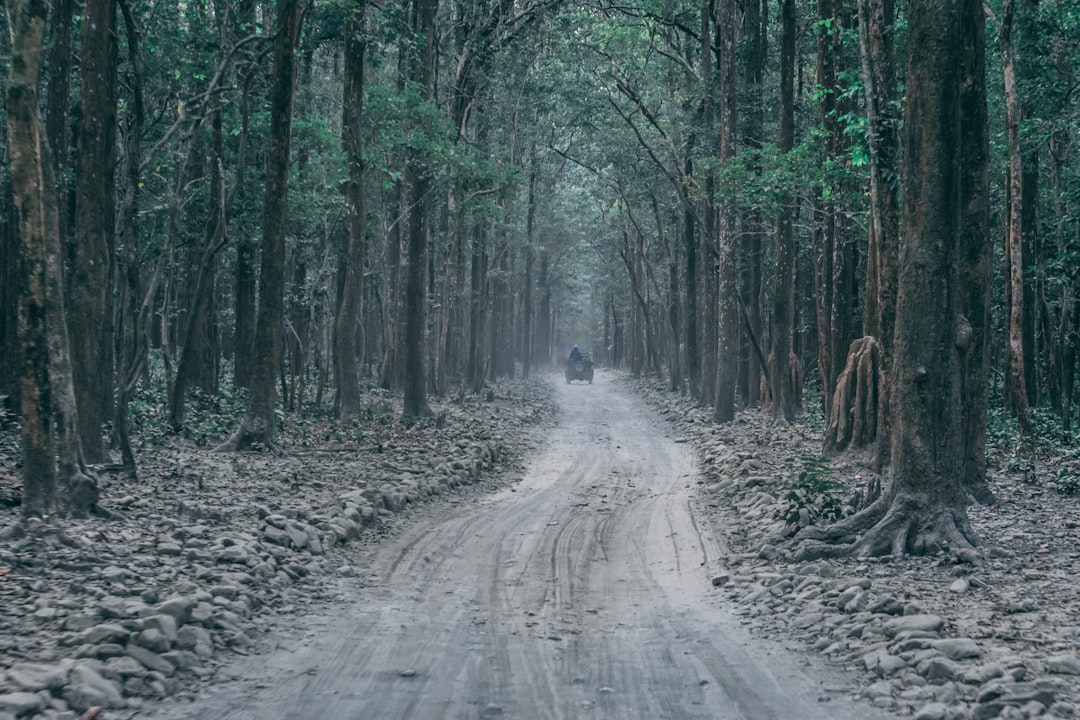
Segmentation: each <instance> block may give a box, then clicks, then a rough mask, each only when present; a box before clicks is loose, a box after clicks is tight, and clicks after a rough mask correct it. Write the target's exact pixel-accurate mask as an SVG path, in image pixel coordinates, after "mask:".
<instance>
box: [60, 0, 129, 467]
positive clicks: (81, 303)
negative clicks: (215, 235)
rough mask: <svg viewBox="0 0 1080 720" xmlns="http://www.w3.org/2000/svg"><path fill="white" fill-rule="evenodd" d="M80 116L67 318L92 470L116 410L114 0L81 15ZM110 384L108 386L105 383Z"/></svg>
mask: <svg viewBox="0 0 1080 720" xmlns="http://www.w3.org/2000/svg"><path fill="white" fill-rule="evenodd" d="M82 26H83V38H82V53H81V55H82V72H81V74H80V75H81V78H82V81H81V82H82V115H81V118H80V120H79V132H78V153H77V156H76V172H75V176H76V185H75V194H76V202H75V213H76V218H75V254H74V258H73V262H72V268H71V278H70V290H71V291H70V293H69V298H68V300H69V305H68V316H69V320H70V322H71V327H72V328H76V329H77V330H76V331H75V332H73V333H72V338H71V339H72V346H71V355H72V369H73V372H74V377H75V397H76V401H77V403H78V407H79V436H80V438H81V439H82V446H83V452H84V453H85V456H86V459H87V460H88V461H89V462H91V463H100V462H103V461H104V460H105V446H104V444H103V442H102V427H103V426H104V424H105V421H106V420H107V419H108V418H109V417H110V412H111V409H112V388H113V383H112V381H111V378H112V372H113V368H112V318H111V312H112V311H111V305H112V303H111V302H110V298H111V293H110V292H109V274H110V269H111V266H112V253H113V245H114V242H113V229H114V228H115V216H114V188H115V182H114V177H115V171H116V74H117V61H116V60H117V57H116V56H117V43H116V30H117V28H116V0H87V2H86V4H85V5H84V10H83V22H82ZM106 379H108V380H106Z"/></svg>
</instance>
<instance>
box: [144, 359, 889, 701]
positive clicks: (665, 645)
mask: <svg viewBox="0 0 1080 720" xmlns="http://www.w3.org/2000/svg"><path fill="white" fill-rule="evenodd" d="M558 387H559V390H558V393H559V401H560V404H561V406H562V410H563V412H562V415H561V419H560V421H559V424H558V427H557V428H555V429H554V430H553V431H552V432H551V434H550V436H549V437H548V438H547V439H546V441H545V442H544V443H543V444H542V446H541V447H540V448H539V449H538V450H537V452H536V453H535V454H534V455H533V457H532V458H531V459H530V461H529V463H528V466H527V468H526V471H525V474H524V477H523V478H522V479H521V480H520V482H517V483H514V484H513V486H512V487H508V488H506V489H504V490H502V491H499V492H497V493H495V494H488V495H483V496H477V497H475V498H474V499H472V500H470V501H468V502H464V503H460V504H458V505H456V506H455V505H450V504H445V505H444V507H443V512H442V514H441V515H440V516H438V517H428V518H424V519H421V520H419V521H417V522H415V523H412V524H411V525H410V526H409V527H408V528H407V529H405V530H404V531H402V532H400V533H398V534H397V535H396V536H395V537H394V538H393V539H390V540H387V541H385V542H383V543H381V544H379V545H378V546H376V547H375V548H374V549H373V550H372V553H371V557H370V565H369V567H367V568H365V570H366V571H367V573H366V574H365V577H364V578H363V580H362V581H361V580H359V579H354V580H353V582H354V585H355V587H353V588H352V589H347V594H346V595H345V597H344V598H343V600H342V602H341V603H337V604H334V605H333V606H331V607H328V608H327V610H326V611H325V612H324V613H322V614H320V615H319V616H316V617H312V616H308V617H305V618H303V619H302V620H301V621H300V622H299V624H298V626H296V627H294V628H292V629H290V630H289V631H286V632H284V633H282V634H281V636H280V637H277V638H276V640H275V642H276V646H277V649H276V650H274V651H272V652H269V653H266V654H262V655H258V656H253V657H251V658H245V659H242V660H240V661H239V663H238V664H237V665H236V666H235V667H234V668H231V671H232V674H233V679H232V680H229V681H226V682H224V683H223V684H222V685H221V686H220V687H219V689H217V690H216V691H214V693H213V694H210V695H209V696H207V697H205V698H203V699H200V700H199V701H198V702H196V703H193V704H192V703H181V702H179V701H172V702H171V703H170V704H168V705H165V706H162V707H161V708H159V709H157V710H154V711H151V712H149V713H148V715H142V716H141V717H145V716H150V717H155V718H200V720H216V719H222V720H224V719H226V718H228V719H230V720H249V719H250V720H255V719H256V718H257V719H258V720H301V719H302V720H367V719H379V720H384V719H391V718H416V719H420V720H424V719H427V718H455V719H457V718H521V719H523V720H533V719H536V720H540V719H549V718H550V719H553V720H554V719H557V718H558V719H561V718H569V719H574V718H582V719H585V718H590V719H591V718H611V719H616V718H618V719H628V720H637V719H640V720H658V719H661V718H671V719H682V718H702V719H705V718H708V719H710V720H739V719H743V718H745V719H748V720H767V719H770V718H777V719H782V720H790V719H797V720H812V719H815V718H819V719H822V720H824V719H829V720H844V719H847V718H850V719H852V720H854V719H855V718H860V719H861V718H869V717H875V716H876V715H874V714H873V712H872V711H871V710H870V708H868V707H866V706H865V705H862V706H861V707H860V706H859V705H855V704H853V703H852V701H851V698H850V697H849V694H848V693H846V692H844V690H843V689H842V688H843V680H842V679H840V678H837V677H834V676H831V675H830V674H829V671H828V670H827V669H825V668H822V667H819V666H815V665H811V664H808V662H809V661H807V660H805V659H804V658H802V657H800V656H798V655H794V654H791V653H789V652H787V651H785V650H784V649H783V648H781V647H779V646H777V645H770V644H767V643H764V642H761V641H756V640H754V639H752V638H751V637H750V635H749V634H748V633H747V632H746V630H745V628H744V627H743V626H742V625H741V624H740V623H739V621H738V619H737V618H735V617H733V616H731V615H730V614H729V613H728V611H727V609H726V608H725V607H724V604H723V601H722V600H721V599H720V598H719V594H718V593H717V592H716V591H715V590H714V589H713V588H712V587H711V584H710V581H709V580H710V574H709V572H708V570H709V569H710V568H712V569H715V568H716V567H717V566H718V565H721V564H722V556H723V553H724V548H723V547H722V546H720V545H719V544H718V543H717V542H715V541H713V540H711V539H710V537H709V534H708V530H707V528H705V527H703V526H702V524H701V523H700V522H699V519H698V518H697V517H696V516H695V513H694V510H693V507H694V502H693V497H694V492H695V489H696V487H697V483H696V476H695V463H694V460H693V456H692V453H691V451H690V450H689V448H688V447H687V446H686V445H683V444H680V443H678V442H677V441H676V439H675V438H674V437H672V435H671V432H670V431H669V430H667V429H666V428H665V426H664V424H663V422H662V421H661V420H660V419H659V418H657V417H655V416H654V415H652V414H651V413H650V411H649V410H647V409H646V407H645V406H644V405H643V404H641V403H640V402H639V401H638V400H636V399H635V398H633V397H631V396H630V395H629V394H627V393H626V392H625V391H624V390H623V389H622V388H621V386H619V385H618V384H617V383H616V382H615V381H614V378H613V376H611V375H606V374H601V373H598V375H597V379H596V382H595V384H593V385H584V384H574V385H573V386H566V385H565V384H564V383H562V382H559V383H558ZM447 509H449V510H450V511H449V512H447Z"/></svg>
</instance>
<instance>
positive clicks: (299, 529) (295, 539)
mask: <svg viewBox="0 0 1080 720" xmlns="http://www.w3.org/2000/svg"><path fill="white" fill-rule="evenodd" d="M285 532H287V533H288V534H289V539H290V540H291V541H292V544H293V547H294V548H296V549H297V550H303V549H304V548H306V547H307V544H308V539H309V538H308V534H307V531H306V530H305V529H304V526H303V525H300V524H299V523H295V522H290V523H289V524H288V525H286V526H285Z"/></svg>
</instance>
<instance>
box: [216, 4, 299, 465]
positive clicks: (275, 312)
mask: <svg viewBox="0 0 1080 720" xmlns="http://www.w3.org/2000/svg"><path fill="white" fill-rule="evenodd" d="M305 5H306V3H304V2H303V0H282V2H281V3H280V4H279V5H278V7H277V30H276V34H277V37H276V39H275V43H274V78H273V85H272V89H271V99H270V148H269V151H268V153H267V157H266V195H265V202H264V205H263V237H262V260H261V263H260V268H259V277H260V281H261V284H260V292H259V311H258V318H257V325H256V333H255V357H256V363H255V374H254V376H253V378H252V383H251V388H250V391H251V394H250V396H249V399H248V404H247V410H246V411H245V413H244V418H243V420H241V422H240V427H238V428H237V430H236V432H235V433H233V435H232V437H231V438H229V439H228V440H227V441H226V442H225V443H224V444H222V445H221V446H220V448H219V450H224V451H230V450H245V449H248V448H252V447H255V446H259V447H262V448H268V449H273V448H274V399H275V387H276V380H277V372H278V367H279V365H280V364H281V347H282V338H281V333H282V324H283V322H284V320H285V287H284V286H285V229H286V220H287V217H288V215H287V208H288V190H289V145H290V134H291V133H290V131H291V129H292V117H293V102H294V98H295V94H296V57H295V51H296V48H297V47H298V45H299V42H300V28H301V26H302V25H303V20H304V8H305Z"/></svg>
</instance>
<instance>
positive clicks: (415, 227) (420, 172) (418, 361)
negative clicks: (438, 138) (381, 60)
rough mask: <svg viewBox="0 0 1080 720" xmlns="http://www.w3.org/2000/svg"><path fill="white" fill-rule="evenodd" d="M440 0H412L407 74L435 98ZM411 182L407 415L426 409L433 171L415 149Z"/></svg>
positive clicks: (426, 412) (408, 171) (408, 174)
mask: <svg viewBox="0 0 1080 720" xmlns="http://www.w3.org/2000/svg"><path fill="white" fill-rule="evenodd" d="M437 9H438V0H414V2H413V18H412V28H413V32H414V35H415V36H416V38H417V41H418V47H417V48H416V50H415V55H414V57H413V58H412V61H411V62H410V79H411V80H412V81H413V82H415V83H416V84H417V85H418V86H419V87H420V88H421V92H422V93H423V97H424V99H425V100H429V101H430V100H433V98H434V83H435V12H436V10H437ZM405 184H406V185H407V186H408V188H409V206H410V210H409V241H408V257H409V260H408V268H407V269H406V275H405V338H404V343H403V345H404V352H405V388H404V390H405V397H404V408H403V411H404V414H405V416H406V417H410V416H421V415H430V414H431V408H430V407H428V403H427V371H426V369H425V358H424V354H425V353H424V349H425V346H426V342H425V332H426V326H427V253H428V234H429V233H428V220H429V217H428V214H429V213H428V206H429V204H430V198H429V193H430V191H431V188H432V179H431V171H430V169H429V168H428V167H427V161H426V159H425V158H423V157H421V156H420V153H419V152H416V151H413V152H411V153H410V156H409V159H408V161H407V165H406V168H405Z"/></svg>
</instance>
